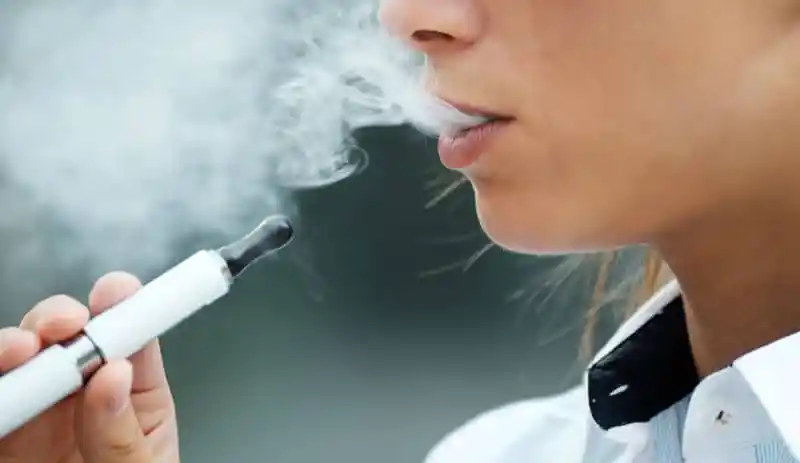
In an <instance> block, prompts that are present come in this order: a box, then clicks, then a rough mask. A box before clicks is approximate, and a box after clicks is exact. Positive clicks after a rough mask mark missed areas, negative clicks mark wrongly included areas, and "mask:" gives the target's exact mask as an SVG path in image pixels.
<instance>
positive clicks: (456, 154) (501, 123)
mask: <svg viewBox="0 0 800 463" xmlns="http://www.w3.org/2000/svg"><path fill="white" fill-rule="evenodd" d="M447 103H448V104H449V105H451V106H452V107H453V108H455V109H457V110H458V111H461V112H463V113H464V114H466V115H469V116H472V117H474V118H477V120H480V121H482V122H480V123H477V124H473V125H471V126H462V127H459V128H458V129H457V130H454V131H452V132H451V133H445V134H442V135H441V136H440V137H439V157H440V159H441V161H442V164H444V165H445V167H447V168H450V169H464V168H467V167H469V166H471V165H472V164H474V163H476V162H477V161H478V159H479V158H480V157H481V155H482V154H483V153H485V152H486V150H487V149H488V148H489V146H490V144H491V142H492V141H493V140H494V139H496V138H497V137H498V136H499V135H500V134H501V133H502V132H503V130H504V129H505V128H506V127H507V126H508V125H509V124H511V123H512V122H514V118H513V117H511V116H507V115H503V114H498V113H495V112H492V111H488V110H485V109H481V108H477V107H474V106H468V105H463V104H457V103H452V102H447Z"/></svg>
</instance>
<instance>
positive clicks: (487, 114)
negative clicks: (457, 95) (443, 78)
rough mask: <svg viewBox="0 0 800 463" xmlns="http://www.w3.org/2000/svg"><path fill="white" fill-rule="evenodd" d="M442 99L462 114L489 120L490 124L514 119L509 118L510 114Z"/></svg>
mask: <svg viewBox="0 0 800 463" xmlns="http://www.w3.org/2000/svg"><path fill="white" fill-rule="evenodd" d="M440 99H441V100H442V101H443V102H445V103H447V104H448V105H450V106H452V107H453V108H455V109H457V110H459V111H461V112H462V113H464V114H466V115H468V116H475V117H482V118H484V119H487V120H488V121H490V122H491V121H498V120H500V121H510V120H513V119H514V117H513V116H509V115H508V114H501V113H498V112H494V111H492V110H489V109H486V108H481V107H478V106H474V105H470V104H465V103H458V102H455V101H453V100H450V99H447V98H441V97H440Z"/></svg>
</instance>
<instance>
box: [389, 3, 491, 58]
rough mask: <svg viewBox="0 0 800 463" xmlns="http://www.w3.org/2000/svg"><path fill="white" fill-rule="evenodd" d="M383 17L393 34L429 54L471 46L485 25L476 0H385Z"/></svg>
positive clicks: (413, 47)
mask: <svg viewBox="0 0 800 463" xmlns="http://www.w3.org/2000/svg"><path fill="white" fill-rule="evenodd" d="M380 20H381V23H382V24H383V27H384V28H385V29H386V30H387V31H388V32H389V33H390V34H392V35H394V36H395V37H397V38H398V39H400V40H403V41H404V42H405V43H406V44H408V45H409V46H410V47H411V48H412V49H414V50H415V51H419V52H422V53H424V54H426V55H429V56H435V55H440V54H443V53H447V52H453V51H457V50H462V49H465V48H468V47H470V46H471V45H473V44H474V43H475V42H477V41H478V39H479V38H480V35H481V32H482V26H483V24H482V20H483V18H482V14H481V13H480V9H479V7H478V5H477V4H476V1H475V0H382V1H381V8H380Z"/></svg>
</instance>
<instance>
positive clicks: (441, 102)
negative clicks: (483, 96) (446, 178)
mask: <svg viewBox="0 0 800 463" xmlns="http://www.w3.org/2000/svg"><path fill="white" fill-rule="evenodd" d="M407 101H412V102H413V104H410V105H407V106H406V107H405V108H404V110H405V112H406V116H407V118H408V120H409V121H410V122H411V124H412V125H414V126H415V127H417V128H418V129H419V130H421V131H423V132H425V133H428V134H431V135H434V136H449V137H457V136H459V135H461V134H464V133H466V132H468V131H469V130H471V129H474V128H475V127H478V126H481V125H485V124H490V123H494V122H510V121H512V120H513V119H514V118H513V117H511V116H506V115H501V114H496V113H492V112H489V111H485V110H482V109H477V108H473V107H469V106H465V105H459V104H456V103H451V102H450V101H448V100H446V99H443V98H439V97H437V96H434V95H431V94H429V93H425V92H422V91H419V92H418V93H417V94H416V95H415V96H414V98H409V99H408V100H407Z"/></svg>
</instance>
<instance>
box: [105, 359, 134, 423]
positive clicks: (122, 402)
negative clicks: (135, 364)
mask: <svg viewBox="0 0 800 463" xmlns="http://www.w3.org/2000/svg"><path fill="white" fill-rule="evenodd" d="M122 365H124V367H120V370H121V372H120V373H121V374H122V378H121V380H120V381H119V382H118V383H117V388H116V389H115V390H114V391H113V393H112V394H111V397H110V398H109V401H108V411H109V413H110V414H111V415H112V416H114V417H117V416H119V415H121V414H122V413H123V412H124V411H125V410H127V409H128V407H129V406H130V404H131V386H132V384H133V368H132V367H131V364H130V363H128V362H125V363H123V364H122ZM123 368H124V369H123Z"/></svg>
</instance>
